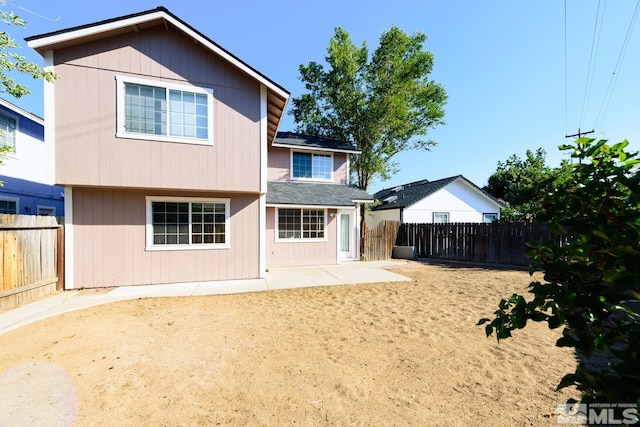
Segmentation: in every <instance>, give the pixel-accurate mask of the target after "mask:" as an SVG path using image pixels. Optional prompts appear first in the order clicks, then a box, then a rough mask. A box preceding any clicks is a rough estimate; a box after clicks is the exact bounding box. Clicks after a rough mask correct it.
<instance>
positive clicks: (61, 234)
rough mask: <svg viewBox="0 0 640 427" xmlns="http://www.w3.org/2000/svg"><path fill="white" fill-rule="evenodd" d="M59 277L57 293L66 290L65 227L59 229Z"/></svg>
mask: <svg viewBox="0 0 640 427" xmlns="http://www.w3.org/2000/svg"><path fill="white" fill-rule="evenodd" d="M56 262H57V275H58V283H57V284H56V291H63V290H64V225H61V226H60V227H58V235H57V252H56Z"/></svg>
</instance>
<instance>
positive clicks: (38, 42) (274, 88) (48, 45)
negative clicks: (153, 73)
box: [25, 6, 290, 141]
mask: <svg viewBox="0 0 640 427" xmlns="http://www.w3.org/2000/svg"><path fill="white" fill-rule="evenodd" d="M156 25H164V26H169V25H171V26H173V27H175V28H177V29H179V30H181V31H182V32H184V33H185V34H186V35H187V36H189V37H192V38H193V39H194V40H195V41H196V42H198V43H199V44H201V45H203V46H205V47H206V48H207V49H209V50H210V51H211V52H213V53H215V54H217V55H219V56H221V57H222V58H224V59H225V60H227V61H228V62H229V63H231V64H233V65H234V66H235V67H237V68H238V69H239V70H241V71H242V72H244V73H246V74H247V75H249V76H250V77H252V78H254V79H255V80H257V81H258V82H259V83H260V84H263V85H264V86H265V87H266V88H267V136H268V141H273V139H274V138H275V136H276V133H277V131H278V127H279V126H280V121H281V120H282V116H283V114H284V110H285V107H286V105H287V102H288V101H289V96H290V93H289V92H288V91H287V90H286V89H285V88H283V87H282V86H280V85H279V84H277V83H276V82H274V81H273V80H271V79H269V78H268V77H266V76H265V75H264V74H262V73H260V72H259V71H258V70H256V69H255V68H253V67H251V66H249V65H248V64H247V63H245V62H244V61H242V60H241V59H239V58H238V57H237V56H235V55H234V54H232V53H231V52H229V51H228V50H226V49H224V48H222V47H221V46H220V45H218V44H217V43H216V42H214V41H213V40H211V39H210V38H209V37H207V36H205V35H204V34H203V33H201V32H200V31H198V30H196V29H195V28H193V27H192V26H191V25H189V24H187V23H186V22H185V21H183V20H182V19H180V18H178V17H177V16H176V15H174V14H173V13H171V12H169V10H167V9H166V8H165V7H162V6H161V7H157V8H155V9H150V10H146V11H143V12H138V13H133V14H130V15H125V16H121V17H117V18H111V19H106V20H103V21H99V22H95V23H92V24H86V25H80V26H77V27H71V28H67V29H63V30H58V31H53V32H50V33H45V34H40V35H36V36H31V37H27V38H25V41H26V42H27V46H29V47H30V48H32V49H33V50H35V51H36V52H38V53H39V54H40V55H41V56H44V53H45V52H46V51H48V50H53V49H59V48H63V47H66V46H72V45H76V44H80V43H85V42H88V41H91V40H96V39H101V38H106V37H111V36H114V35H117V34H123V33H127V32H132V31H135V32H137V31H140V30H141V29H144V28H149V27H153V26H156Z"/></svg>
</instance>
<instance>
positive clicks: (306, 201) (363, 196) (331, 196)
mask: <svg viewBox="0 0 640 427" xmlns="http://www.w3.org/2000/svg"><path fill="white" fill-rule="evenodd" d="M356 202H366V203H370V202H373V197H371V196H370V195H369V194H367V192H366V191H364V190H360V189H359V188H356V187H351V186H348V185H340V184H324V183H315V182H291V181H269V182H267V205H292V206H322V207H348V206H349V207H352V206H354V205H355V203H356Z"/></svg>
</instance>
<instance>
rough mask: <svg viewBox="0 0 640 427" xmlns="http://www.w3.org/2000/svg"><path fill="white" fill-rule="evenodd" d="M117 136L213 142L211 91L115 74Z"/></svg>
mask: <svg viewBox="0 0 640 427" xmlns="http://www.w3.org/2000/svg"><path fill="white" fill-rule="evenodd" d="M116 80H117V83H118V93H117V114H118V120H117V121H118V129H117V136H118V137H123V138H136V139H150V140H154V141H168V142H183V143H190V144H203V145H211V144H213V90H212V89H209V88H200V87H195V86H187V85H178V84H172V83H166V82H159V81H155V80H143V79H138V78H133V77H124V76H117V78H116Z"/></svg>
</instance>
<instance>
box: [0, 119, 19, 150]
mask: <svg viewBox="0 0 640 427" xmlns="http://www.w3.org/2000/svg"><path fill="white" fill-rule="evenodd" d="M0 147H9V149H10V150H11V151H15V150H16V119H15V118H13V117H10V116H8V115H6V114H0Z"/></svg>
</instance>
